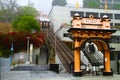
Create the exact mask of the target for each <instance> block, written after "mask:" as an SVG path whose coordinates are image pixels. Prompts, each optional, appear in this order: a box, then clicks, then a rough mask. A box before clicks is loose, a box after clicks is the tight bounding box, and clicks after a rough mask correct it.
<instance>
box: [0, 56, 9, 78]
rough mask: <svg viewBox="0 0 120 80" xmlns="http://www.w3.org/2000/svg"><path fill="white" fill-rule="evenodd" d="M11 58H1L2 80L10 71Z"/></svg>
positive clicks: (0, 73)
mask: <svg viewBox="0 0 120 80" xmlns="http://www.w3.org/2000/svg"><path fill="white" fill-rule="evenodd" d="M10 64H11V59H10V58H0V80H1V79H3V78H4V77H5V76H6V75H7V73H8V72H9V71H10Z"/></svg>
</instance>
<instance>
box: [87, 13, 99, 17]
mask: <svg viewBox="0 0 120 80" xmlns="http://www.w3.org/2000/svg"><path fill="white" fill-rule="evenodd" d="M89 15H93V16H94V17H98V13H93V12H86V17H89Z"/></svg>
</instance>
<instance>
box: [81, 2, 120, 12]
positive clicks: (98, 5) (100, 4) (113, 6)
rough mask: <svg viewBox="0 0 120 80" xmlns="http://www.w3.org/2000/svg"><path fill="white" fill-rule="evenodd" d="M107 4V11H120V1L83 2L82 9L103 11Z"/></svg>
mask: <svg viewBox="0 0 120 80" xmlns="http://www.w3.org/2000/svg"><path fill="white" fill-rule="evenodd" d="M106 4H107V7H108V9H116V10H120V0H84V1H83V7H84V8H100V9H104V8H105V5H106Z"/></svg>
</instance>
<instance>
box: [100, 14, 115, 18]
mask: <svg viewBox="0 0 120 80" xmlns="http://www.w3.org/2000/svg"><path fill="white" fill-rule="evenodd" d="M104 15H107V16H108V17H109V18H110V19H113V14H109V13H100V17H101V18H102V17H103V16H104Z"/></svg>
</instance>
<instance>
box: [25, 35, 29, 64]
mask: <svg viewBox="0 0 120 80" xmlns="http://www.w3.org/2000/svg"><path fill="white" fill-rule="evenodd" d="M26 38H27V61H26V64H30V62H29V42H30V37H26Z"/></svg>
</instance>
